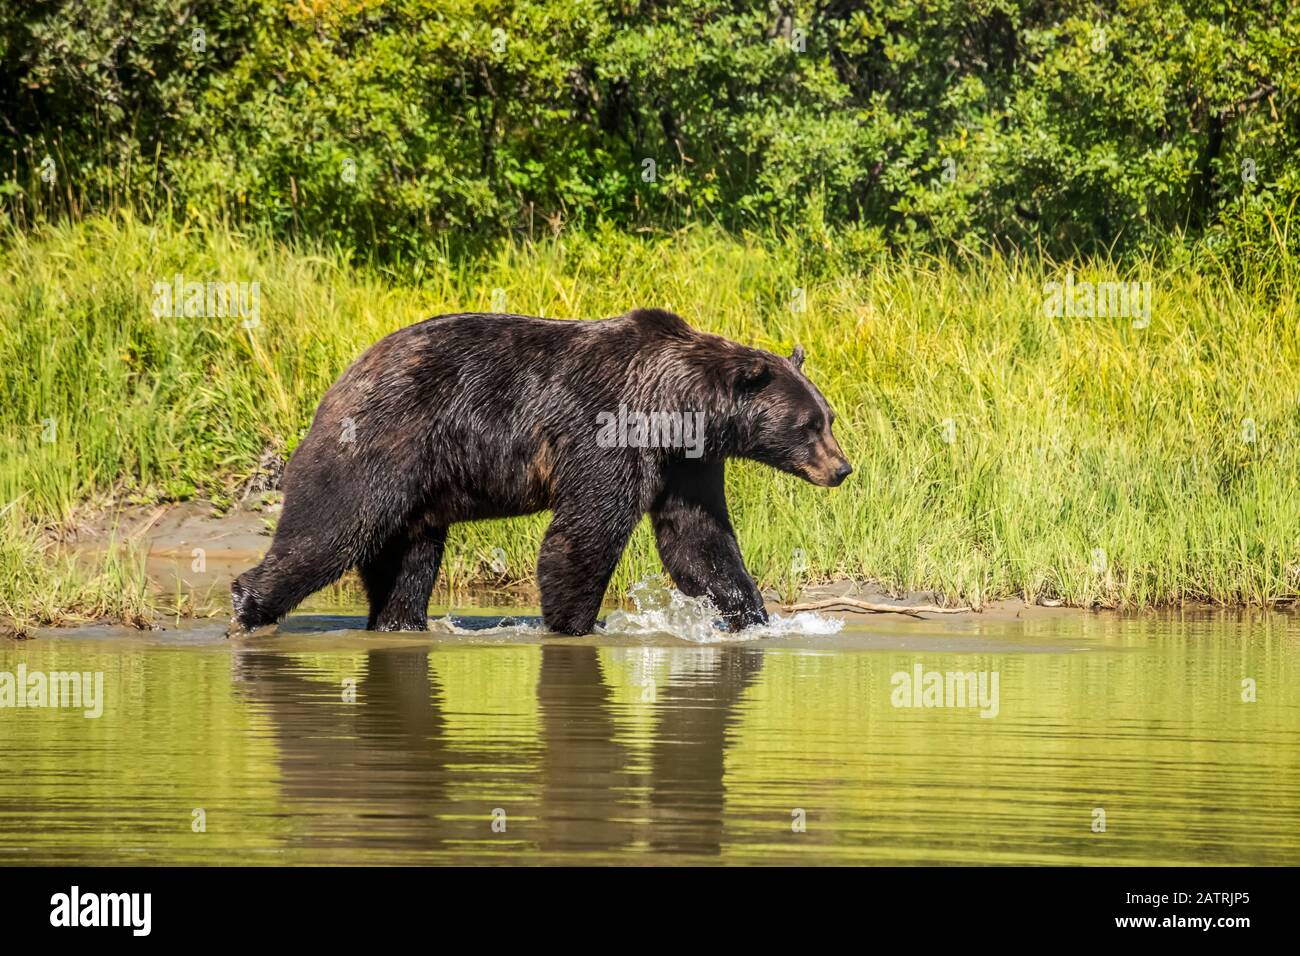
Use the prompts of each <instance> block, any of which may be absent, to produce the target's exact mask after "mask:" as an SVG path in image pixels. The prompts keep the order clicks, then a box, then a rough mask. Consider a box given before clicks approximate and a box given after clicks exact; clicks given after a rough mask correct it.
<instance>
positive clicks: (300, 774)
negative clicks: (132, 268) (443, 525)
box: [0, 606, 1300, 864]
mask: <svg viewBox="0 0 1300 956" xmlns="http://www.w3.org/2000/svg"><path fill="white" fill-rule="evenodd" d="M530 614H536V611H535V609H527V608H524V609H518V610H517V611H516V612H515V615H516V616H515V617H514V618H505V619H503V617H502V611H500V610H496V611H491V612H488V611H483V612H468V613H462V612H459V611H458V612H457V616H456V617H455V618H454V619H453V620H454V622H455V625H456V627H455V629H454V630H453V631H452V632H450V633H431V634H427V635H395V636H377V635H369V634H365V633H363V632H360V631H357V630H354V628H356V627H357V626H358V624H359V623H360V622H359V621H358V619H357V618H356V617H355V616H349V615H335V614H319V613H310V612H308V613H302V614H298V615H295V616H293V617H291V618H290V620H289V621H288V622H287V623H286V625H285V626H284V627H283V628H282V630H281V633H279V634H278V635H273V636H269V637H259V638H252V639H245V640H240V641H232V640H226V639H225V638H224V637H223V636H222V624H221V623H219V622H216V621H212V622H203V623H197V624H189V625H186V624H182V625H181V626H179V627H175V628H169V629H168V630H165V631H160V632H154V633H144V634H142V633H138V632H125V631H121V630H116V629H110V628H83V629H80V630H77V631H69V632H49V633H47V634H45V635H43V636H41V637H38V638H37V639H35V640H31V641H24V642H13V641H6V642H0V675H3V674H4V673H6V672H7V673H9V674H12V675H15V676H14V678H13V680H14V681H16V680H17V675H18V674H19V668H22V669H23V670H24V671H25V672H26V674H27V679H28V680H29V681H30V680H31V675H32V674H33V673H49V672H73V671H76V672H87V673H90V674H92V675H94V674H97V673H102V675H103V678H102V679H103V690H102V700H101V701H99V702H98V705H97V706H98V709H101V710H102V713H100V715H99V716H97V717H89V718H88V717H86V716H85V715H84V713H83V711H84V710H85V709H86V708H85V706H84V705H85V704H86V703H87V702H86V701H85V700H83V701H81V704H82V705H83V708H82V710H77V709H74V708H60V709H55V708H51V707H48V706H47V707H32V706H28V707H22V708H18V707H5V708H3V709H0V767H2V768H3V772H2V773H0V864H14V863H33V864H35V863H40V864H55V863H71V864H140V863H223V864H259V863H310V864H335V863H337V864H343V863H350V864H387V863H440V862H450V863H465V864H499V863H597V862H600V863H632V864H651V863H653V864H665V863H793V864H845V863H895V864H896V863H904V864H908V863H918V864H938V863H980V864H998V863H1016V864H1025V863H1029V864H1072V863H1085V864H1086V863H1113V864H1193V863H1195V864H1207V863H1208V864H1215V863H1224V864H1297V863H1300V693H1298V691H1297V687H1300V620H1298V619H1297V617H1296V616H1295V615H1294V614H1289V613H1257V614H1253V615H1228V614H1204V613H1202V614H1182V615H1174V616H1171V615H1146V616H1140V617H1122V616H1118V615H1108V614H1107V615H1103V614H1090V613H1086V612H1062V613H1058V614H1051V615H1047V616H1043V617H1038V616H1034V617H1025V618H1024V619H1016V618H1014V617H1012V616H1007V617H1005V618H1002V619H985V618H982V617H970V618H961V619H941V620H916V619H911V618H901V617H899V618H895V617H892V616H891V617H873V618H870V619H868V620H865V621H861V622H860V623H848V624H845V625H844V626H842V627H840V626H839V624H838V622H835V621H830V620H828V619H825V618H820V617H817V616H815V615H807V614H805V615H800V616H799V617H797V618H795V619H792V620H791V619H787V620H785V621H783V622H779V623H778V624H777V625H775V626H773V627H771V628H769V629H768V630H766V631H764V632H761V633H760V634H758V635H753V634H747V635H744V636H742V637H740V638H735V637H729V636H724V635H719V634H717V633H716V632H712V631H711V629H710V628H709V627H708V626H707V622H705V624H704V625H703V626H702V625H701V622H700V621H699V620H698V618H697V617H692V612H691V610H690V609H689V608H682V607H678V606H674V607H669V608H666V609H665V608H660V609H659V610H657V611H654V612H653V613H651V612H648V611H647V612H634V613H621V612H615V613H613V614H612V615H611V616H610V617H609V618H607V621H606V628H605V632H604V633H601V634H598V635H594V636H592V637H588V638H581V639H557V638H553V637H548V636H546V635H545V634H544V632H542V631H541V630H540V629H539V627H538V626H537V624H536V621H535V620H533V619H530V617H529V615H530ZM950 673H951V674H952V675H954V676H953V678H952V679H951V680H949V679H948V676H947V675H949V674H950ZM960 675H974V676H973V677H965V676H960ZM918 678H919V680H918ZM936 681H937V682H938V683H937V684H936ZM91 682H92V683H93V678H92V681H91ZM912 684H915V685H916V686H912ZM87 686H88V687H90V686H91V685H90V684H88V685H87ZM936 688H937V689H936ZM0 690H2V688H0ZM950 694H951V697H950V696H949V695H950ZM963 697H964V699H963ZM1252 698H1253V699H1252ZM38 699H39V698H38ZM25 702H28V703H30V700H28V701H25ZM47 703H48V700H47ZM949 705H951V706H949Z"/></svg>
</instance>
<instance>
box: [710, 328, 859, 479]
mask: <svg viewBox="0 0 1300 956" xmlns="http://www.w3.org/2000/svg"><path fill="white" fill-rule="evenodd" d="M728 358H729V361H727V362H725V363H724V368H723V375H724V378H725V379H726V383H727V386H728V387H729V388H730V390H731V392H732V394H733V396H734V397H735V401H736V422H735V425H736V428H735V440H736V445H735V446H734V447H733V448H732V449H731V451H732V452H733V453H734V454H736V455H739V456H740V457H743V458H751V459H753V460H755V461H759V462H762V463H763V464H765V465H771V466H772V467H773V468H779V469H780V470H781V471H785V472H789V473H790V474H792V475H798V476H799V477H800V478H803V479H804V480H805V481H810V482H812V483H813V484H814V485H823V486H825V487H827V488H834V487H835V486H836V485H839V484H840V483H841V482H843V481H844V479H845V478H847V477H848V476H849V474H850V473H851V472H852V471H853V466H852V465H850V464H849V462H848V459H847V458H845V457H844V452H842V451H841V450H840V445H839V442H837V441H836V440H835V436H834V435H833V434H831V425H832V423H833V422H834V421H835V412H834V411H832V410H831V407H830V406H829V405H827V404H826V399H825V398H823V397H822V393H821V392H819V391H818V390H817V386H815V385H814V384H813V383H812V382H810V381H809V380H808V378H807V376H805V375H804V374H803V359H804V352H803V349H802V348H801V347H799V346H795V350H794V353H793V354H792V355H791V356H790V357H789V358H785V357H783V356H780V355H773V354H771V353H770V352H763V351H760V350H758V349H742V350H739V351H737V352H735V353H733V354H732V355H730V356H729V357H728Z"/></svg>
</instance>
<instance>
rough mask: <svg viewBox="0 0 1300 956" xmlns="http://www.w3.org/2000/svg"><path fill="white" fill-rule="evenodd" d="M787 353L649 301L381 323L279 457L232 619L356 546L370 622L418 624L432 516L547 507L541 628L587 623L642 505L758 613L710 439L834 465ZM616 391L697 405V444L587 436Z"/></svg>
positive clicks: (694, 570) (729, 612) (748, 614)
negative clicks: (590, 313) (261, 541)
mask: <svg viewBox="0 0 1300 956" xmlns="http://www.w3.org/2000/svg"><path fill="white" fill-rule="evenodd" d="M802 360H803V353H802V351H801V350H798V349H796V350H795V355H794V356H792V357H791V358H788V359H787V358H783V357H781V356H777V355H773V354H771V353H770V352H763V351H760V350H758V349H752V348H747V347H745V346H743V345H739V344H737V343H735V342H731V341H728V340H727V339H724V338H720V337H719V336H716V335H708V334H705V333H701V332H697V331H695V330H694V329H692V328H691V327H690V326H688V325H687V324H686V322H685V321H683V320H682V319H681V318H679V317H678V316H676V315H673V314H672V313H670V312H663V311H659V310H638V311H635V312H632V313H629V314H628V315H624V316H619V317H617V318H613V319H606V320H603V321H598V322H573V321H558V320H553V319H539V318H531V317H527V316H518V315H491V314H481V313H471V314H461V315H447V316H440V317H437V318H433V319H429V320H427V321H425V322H420V323H418V324H416V325H412V326H409V327H407V328H404V329H401V330H399V331H397V332H394V333H393V334H392V335H389V336H388V337H386V338H384V339H382V340H380V341H379V342H377V343H376V344H375V345H374V346H372V347H371V348H370V349H369V350H368V351H367V352H366V353H365V354H363V355H362V356H361V357H360V358H359V359H357V361H356V362H354V363H353V364H352V365H351V366H350V367H349V368H348V369H347V371H345V372H344V373H343V375H342V377H340V378H339V380H338V381H337V382H336V383H335V384H334V386H333V387H332V388H331V389H330V390H329V391H328V392H327V393H326V394H325V397H324V398H323V399H322V400H321V403H320V407H319V408H318V409H317V411H316V417H315V420H314V421H313V422H312V426H311V430H310V431H309V432H308V434H307V436H306V438H304V439H303V441H302V443H301V444H300V445H299V446H298V448H297V450H296V451H295V452H294V453H293V457H292V458H291V459H290V461H289V464H288V466H287V467H286V468H285V472H284V481H283V490H284V513H283V515H282V517H281V519H280V523H279V527H278V528H277V529H276V532H275V539H274V541H273V542H272V544H271V548H270V550H269V552H268V553H267V555H266V558H265V560H263V561H262V563H261V564H259V565H258V566H257V567H255V568H253V569H251V570H249V571H246V572H245V573H243V574H241V575H240V576H239V577H238V578H237V579H236V580H235V582H234V584H233V585H232V586H231V595H232V598H233V601H234V608H235V623H236V624H237V625H238V626H239V627H242V628H244V629H252V628H255V627H258V626H261V625H264V624H269V623H272V622H274V621H276V620H278V619H279V618H280V617H282V616H283V615H284V614H285V613H287V612H288V611H289V610H290V609H291V608H293V607H294V606H295V605H297V604H298V603H299V602H300V601H302V600H303V599H304V598H305V597H307V596H308V595H309V594H311V593H312V592H314V591H317V590H319V589H320V588H322V587H324V586H326V585H327V584H330V583H331V582H333V581H335V580H337V579H338V578H339V576H340V575H342V574H343V573H344V572H345V571H347V570H348V569H349V568H351V567H353V566H356V567H358V568H359V570H360V573H361V578H362V581H363V582H364V584H365V587H366V592H367V595H368V597H369V600H370V619H369V622H368V624H367V626H368V627H369V628H371V629H374V630H423V629H425V628H426V627H427V624H428V622H427V617H426V614H427V607H428V603H429V596H430V593H431V591H432V589H433V584H434V580H435V579H436V578H437V575H438V565H439V563H440V562H441V560H442V554H443V548H444V546H445V543H446V540H447V529H448V526H450V525H452V524H455V523H456V522H458V521H475V520H479V519H483V518H497V517H507V516H513V515H523V514H530V513H532V512H536V511H543V510H550V511H551V512H552V513H553V514H552V520H551V524H550V527H549V528H548V529H547V531H546V536H545V538H544V539H543V541H542V548H541V554H540V556H539V557H538V562H537V577H538V582H539V584H540V587H541V593H542V613H543V616H544V618H545V620H546V623H547V625H548V626H549V627H550V628H551V629H552V630H555V631H558V632H560V633H564V634H585V633H587V632H589V631H590V630H591V628H592V626H593V624H594V623H595V621H596V615H597V612H598V611H599V608H600V604H601V600H602V598H603V596H604V594H605V589H606V586H607V585H608V583H609V578H610V575H611V574H612V572H613V570H614V566H615V564H616V563H617V562H618V559H619V556H620V555H621V554H622V552H623V548H624V546H625V545H626V543H627V539H628V537H629V535H630V534H631V532H632V529H633V528H634V527H635V526H636V524H637V522H638V521H639V520H640V518H641V516H642V515H643V514H644V513H646V512H647V511H648V512H649V513H650V516H651V519H652V522H653V525H654V532H655V536H656V540H657V544H658V548H659V553H660V556H661V558H662V560H663V563H664V566H665V568H666V569H667V571H668V573H669V574H670V575H671V577H672V579H673V581H674V583H675V584H676V586H677V587H678V588H680V589H681V590H682V591H683V592H685V593H686V594H689V595H707V596H708V597H709V598H710V599H711V600H712V601H713V603H714V604H715V605H716V606H717V607H718V609H719V610H720V611H721V613H722V615H723V617H724V618H725V619H726V621H727V622H728V624H729V625H730V626H731V627H743V626H745V625H748V624H754V623H760V622H763V621H765V620H766V619H767V615H766V612H765V611H764V609H763V601H762V598H761V597H760V596H759V593H758V589H757V588H756V587H755V585H754V582H753V580H752V579H751V578H750V576H749V574H748V572H747V571H746V570H745V566H744V563H743V562H742V560H741V557H740V548H739V547H738V546H737V544H736V536H735V534H734V532H733V531H732V529H731V523H730V521H729V520H728V518H727V503H726V499H725V497H724V494H723V467H724V461H725V459H726V458H728V457H747V458H752V459H756V460H758V461H762V462H766V463H767V464H769V465H772V466H774V467H776V468H780V469H782V470H784V471H788V472H791V473H793V474H796V475H799V476H801V477H803V478H805V479H807V480H809V481H812V482H814V483H817V484H823V485H834V484H838V483H839V482H840V481H842V480H843V478H844V476H845V475H846V474H847V473H848V471H849V470H850V469H849V465H848V462H847V461H845V460H844V456H843V455H842V454H841V453H840V449H839V446H838V445H837V444H836V442H835V439H834V437H833V436H832V435H831V428H830V423H831V420H832V419H833V417H834V415H833V413H832V412H831V411H830V409H829V408H828V407H827V405H826V402H825V400H824V399H823V398H822V396H821V393H820V392H818V391H817V389H816V388H815V387H814V386H813V385H812V383H811V382H809V381H808V379H807V378H805V377H804V375H803V373H802V371H801V370H800V366H801V364H802ZM620 403H623V404H625V405H627V406H628V408H630V409H637V410H642V411H646V412H649V411H681V412H689V411H701V412H703V414H704V428H705V432H704V434H705V443H704V454H703V457H701V458H699V459H690V458H687V457H686V456H685V455H684V452H683V450H682V449H681V448H669V449H663V448H602V447H600V446H599V445H598V444H597V440H596V435H597V432H598V425H597V414H598V413H600V412H617V410H618V408H619V405H620ZM347 439H351V440H347Z"/></svg>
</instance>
